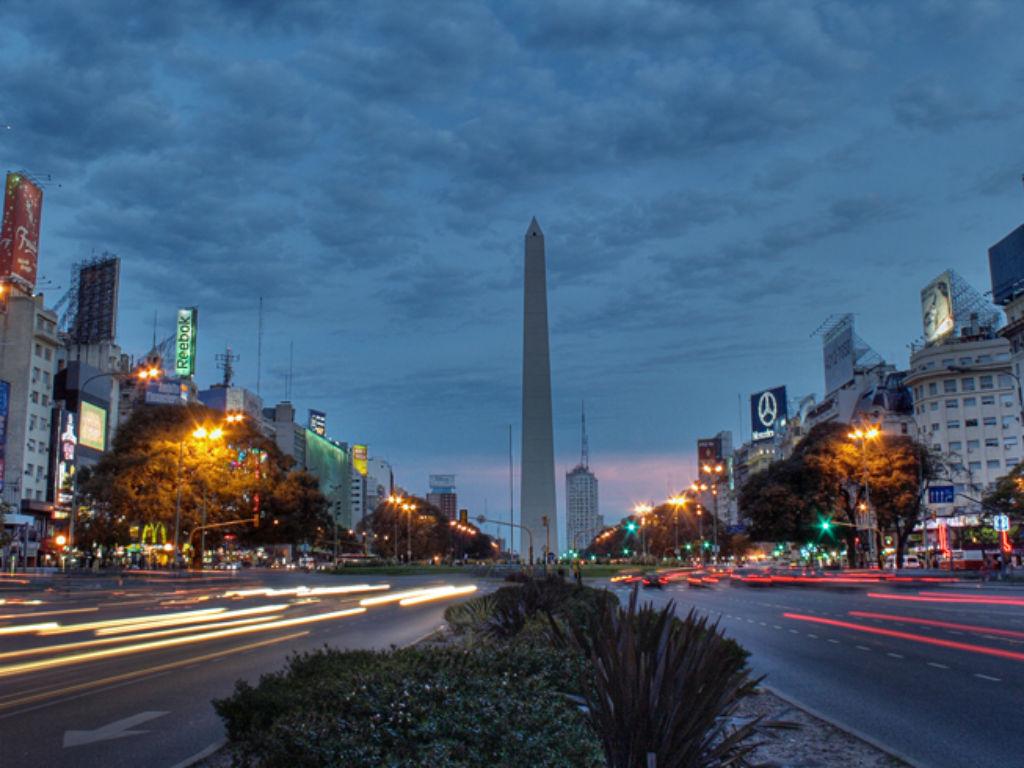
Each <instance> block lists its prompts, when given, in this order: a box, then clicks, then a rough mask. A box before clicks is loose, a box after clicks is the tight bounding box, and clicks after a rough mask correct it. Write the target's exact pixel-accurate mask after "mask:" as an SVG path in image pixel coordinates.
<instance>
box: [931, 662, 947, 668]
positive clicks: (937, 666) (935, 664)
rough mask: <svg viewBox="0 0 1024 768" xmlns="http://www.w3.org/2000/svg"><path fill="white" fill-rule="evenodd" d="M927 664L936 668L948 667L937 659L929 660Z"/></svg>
mask: <svg viewBox="0 0 1024 768" xmlns="http://www.w3.org/2000/svg"><path fill="white" fill-rule="evenodd" d="M928 666H929V667H935V668H936V669H949V667H947V666H946V665H945V664H939V662H937V661H929V662H928Z"/></svg>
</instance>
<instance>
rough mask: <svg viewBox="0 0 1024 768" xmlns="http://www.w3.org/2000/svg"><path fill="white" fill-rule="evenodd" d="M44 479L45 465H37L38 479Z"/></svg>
mask: <svg viewBox="0 0 1024 768" xmlns="http://www.w3.org/2000/svg"><path fill="white" fill-rule="evenodd" d="M42 479H43V465H42V464H40V465H39V466H38V467H36V480H42Z"/></svg>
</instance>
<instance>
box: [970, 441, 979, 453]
mask: <svg viewBox="0 0 1024 768" xmlns="http://www.w3.org/2000/svg"><path fill="white" fill-rule="evenodd" d="M979 448H981V441H979V440H968V441H967V452H968V453H974V452H975V451H976V450H978V449H979Z"/></svg>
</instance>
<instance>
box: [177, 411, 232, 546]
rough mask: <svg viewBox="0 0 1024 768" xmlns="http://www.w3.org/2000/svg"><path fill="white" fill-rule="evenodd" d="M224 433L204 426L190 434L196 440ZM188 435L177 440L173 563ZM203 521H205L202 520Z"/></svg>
mask: <svg viewBox="0 0 1024 768" xmlns="http://www.w3.org/2000/svg"><path fill="white" fill-rule="evenodd" d="M223 434H224V430H222V429H221V428H220V427H216V428H214V429H212V430H207V429H206V427H196V428H195V429H194V430H193V431H192V432H191V435H192V437H194V438H195V439H196V440H217V439H219V438H220V437H221V436H222V435H223ZM187 439H188V435H186V436H185V437H183V438H181V440H179V441H178V500H177V502H176V503H175V505H174V550H173V551H174V563H175V565H177V563H178V552H179V551H180V550H179V549H178V546H179V544H180V541H181V465H182V461H183V459H184V455H185V440H187ZM204 522H205V521H204Z"/></svg>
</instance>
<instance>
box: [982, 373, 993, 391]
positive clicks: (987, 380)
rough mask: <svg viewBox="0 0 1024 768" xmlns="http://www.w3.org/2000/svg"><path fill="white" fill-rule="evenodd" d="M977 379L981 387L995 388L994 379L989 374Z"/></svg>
mask: <svg viewBox="0 0 1024 768" xmlns="http://www.w3.org/2000/svg"><path fill="white" fill-rule="evenodd" d="M978 381H979V382H980V384H981V388H982V389H995V387H996V382H995V379H993V378H992V376H991V375H989V376H982V377H981V378H979V379H978Z"/></svg>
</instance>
